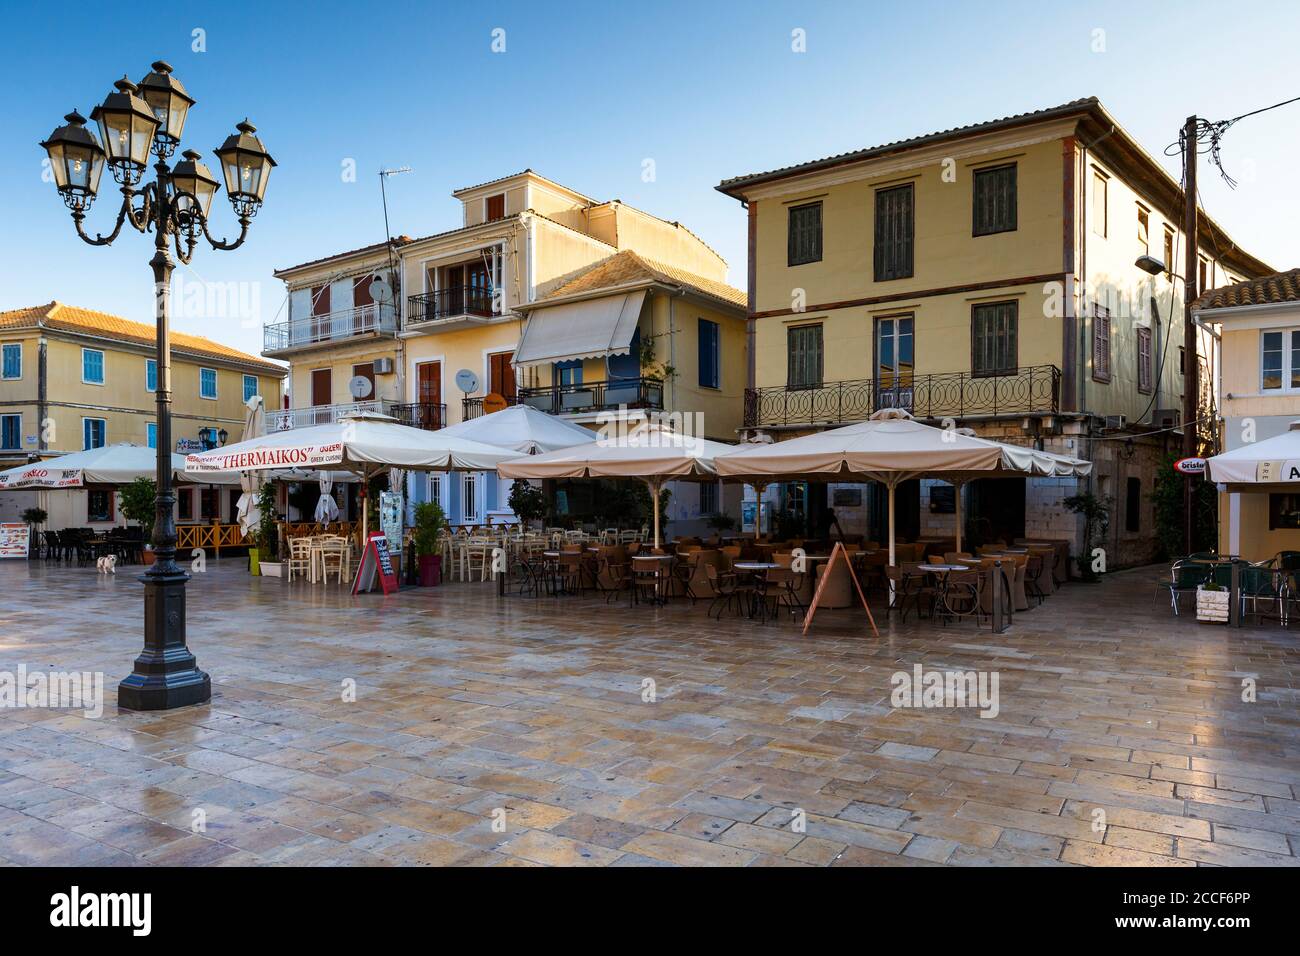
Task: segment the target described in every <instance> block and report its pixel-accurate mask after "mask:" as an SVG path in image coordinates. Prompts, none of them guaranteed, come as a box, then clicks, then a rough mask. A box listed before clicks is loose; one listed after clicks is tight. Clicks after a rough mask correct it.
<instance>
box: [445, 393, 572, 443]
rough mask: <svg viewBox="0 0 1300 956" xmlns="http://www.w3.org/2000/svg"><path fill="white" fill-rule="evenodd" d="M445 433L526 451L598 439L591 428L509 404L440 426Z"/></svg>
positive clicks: (525, 406) (529, 407)
mask: <svg viewBox="0 0 1300 956" xmlns="http://www.w3.org/2000/svg"><path fill="white" fill-rule="evenodd" d="M442 433H443V434H444V435H453V436H455V437H457V438H469V439H471V440H472V441H481V442H485V443H487V444H489V445H499V446H501V447H502V448H513V449H514V450H515V451H517V452H521V453H522V454H525V455H536V454H540V453H542V452H548V451H556V450H557V449H560V448H571V447H573V446H574V445H582V444H585V443H587V442H593V441H595V440H596V439H597V437H598V436H597V434H596V432H594V431H592V430H591V429H590V428H584V427H583V426H581V425H578V424H575V423H574V422H571V421H568V420H567V419H564V418H557V417H556V416H555V415H548V414H546V412H541V411H538V410H537V409H535V408H533V407H532V406H531V405H511V406H510V407H509V408H504V409H502V410H501V411H499V412H493V413H492V414H491V415H481V416H479V417H478V418H471V419H468V420H467V421H463V422H461V423H460V424H458V425H452V426H451V427H449V428H444V429H443V430H442Z"/></svg>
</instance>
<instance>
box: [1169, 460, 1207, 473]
mask: <svg viewBox="0 0 1300 956" xmlns="http://www.w3.org/2000/svg"><path fill="white" fill-rule="evenodd" d="M1174 470H1175V471H1178V472H1181V473H1182V474H1184V475H1203V474H1205V459H1204V458H1179V459H1178V460H1177V461H1176V462H1174Z"/></svg>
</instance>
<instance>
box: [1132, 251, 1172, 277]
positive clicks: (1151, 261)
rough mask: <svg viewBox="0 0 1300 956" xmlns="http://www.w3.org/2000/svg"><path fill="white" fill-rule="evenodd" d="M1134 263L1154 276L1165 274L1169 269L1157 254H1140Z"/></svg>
mask: <svg viewBox="0 0 1300 956" xmlns="http://www.w3.org/2000/svg"><path fill="white" fill-rule="evenodd" d="M1133 265H1135V266H1137V267H1138V268H1139V269H1141V270H1142V271H1143V272H1145V273H1147V274H1149V275H1153V276H1160V275H1164V274H1165V273H1166V272H1167V271H1168V270H1167V269H1166V268H1165V264H1164V263H1163V262H1161V261H1160V260H1159V259H1157V258H1156V257H1155V256H1138V257H1137V260H1136V261H1135V262H1134V263H1133Z"/></svg>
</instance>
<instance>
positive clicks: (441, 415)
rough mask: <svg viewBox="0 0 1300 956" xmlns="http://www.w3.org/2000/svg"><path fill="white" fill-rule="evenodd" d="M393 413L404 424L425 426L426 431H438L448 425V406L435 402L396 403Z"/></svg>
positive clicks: (416, 426)
mask: <svg viewBox="0 0 1300 956" xmlns="http://www.w3.org/2000/svg"><path fill="white" fill-rule="evenodd" d="M392 414H393V415H394V416H396V418H397V420H398V421H399V422H401V423H402V424H403V425H410V426H411V427H413V428H423V429H424V430H426V431H437V430H438V429H439V428H445V427H446V425H447V406H446V405H438V404H435V403H433V402H412V403H410V404H407V405H396V406H394V408H393V413H392Z"/></svg>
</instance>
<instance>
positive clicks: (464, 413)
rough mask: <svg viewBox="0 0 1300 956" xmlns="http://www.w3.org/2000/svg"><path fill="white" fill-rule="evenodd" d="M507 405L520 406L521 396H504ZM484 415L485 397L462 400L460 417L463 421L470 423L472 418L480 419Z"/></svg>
mask: <svg viewBox="0 0 1300 956" xmlns="http://www.w3.org/2000/svg"><path fill="white" fill-rule="evenodd" d="M503 397H504V398H505V400H506V404H507V405H518V404H519V396H517V395H506V396H503ZM482 415H483V396H482V395H480V396H478V397H477V398H462V399H461V400H460V417H461V419H462V420H463V421H469V420H470V419H471V418H480V417H482Z"/></svg>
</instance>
